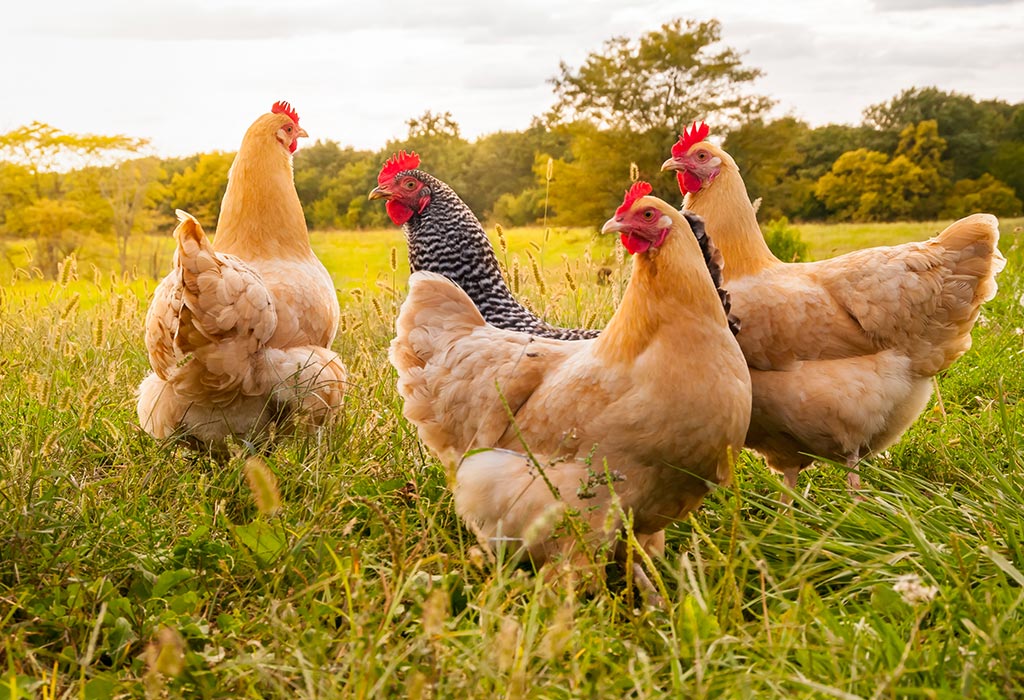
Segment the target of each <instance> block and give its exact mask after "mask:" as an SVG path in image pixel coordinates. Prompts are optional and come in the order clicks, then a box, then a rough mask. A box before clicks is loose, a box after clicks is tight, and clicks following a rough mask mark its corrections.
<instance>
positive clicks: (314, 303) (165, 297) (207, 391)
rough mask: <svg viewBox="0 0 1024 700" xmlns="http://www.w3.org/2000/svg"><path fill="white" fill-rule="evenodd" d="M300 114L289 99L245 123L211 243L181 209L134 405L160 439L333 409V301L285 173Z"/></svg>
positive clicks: (336, 369)
mask: <svg viewBox="0 0 1024 700" xmlns="http://www.w3.org/2000/svg"><path fill="white" fill-rule="evenodd" d="M305 135H306V132H305V131H304V130H303V129H301V128H300V127H299V120H298V115H297V114H296V113H295V111H294V110H293V109H291V107H290V106H289V105H288V104H287V103H281V102H279V103H276V104H275V105H274V106H273V108H272V110H271V112H270V113H268V114H265V115H263V116H261V117H260V118H259V119H257V120H256V121H255V123H253V125H252V126H251V127H250V128H249V130H248V131H247V132H246V135H245V137H244V139H243V140H242V146H241V148H240V149H239V152H238V155H237V157H236V158H235V161H234V163H233V164H232V168H231V172H230V174H229V176H228V187H227V191H226V193H225V195H224V201H223V203H222V206H221V218H220V225H219V227H218V232H217V238H216V241H215V244H214V246H212V247H211V245H210V243H209V242H208V241H207V240H206V237H205V234H204V233H203V231H202V228H201V227H200V226H199V223H198V222H197V221H196V220H195V219H193V218H192V217H190V216H189V215H187V214H185V213H183V212H180V213H179V218H180V220H181V223H180V224H179V226H178V228H177V229H176V230H175V235H176V237H177V240H178V248H177V251H176V253H175V262H174V269H173V270H172V271H171V273H170V274H169V275H168V276H167V277H166V278H164V280H163V281H162V282H161V283H160V285H159V286H158V287H157V290H156V293H155V294H154V298H153V301H152V303H151V305H150V309H149V313H148V314H147V318H146V347H147V350H148V352H149V358H150V365H151V366H152V368H153V372H152V373H151V374H150V375H149V376H147V377H146V378H145V379H144V380H143V382H142V384H141V386H140V387H139V401H138V415H139V421H140V423H141V425H142V427H143V428H144V429H145V430H146V432H148V433H150V434H151V435H153V436H155V437H158V438H165V437H168V436H171V435H173V434H179V433H180V434H184V435H185V436H187V437H188V438H189V439H190V440H191V441H193V442H194V443H198V444H199V445H202V446H206V447H210V448H215V449H216V448H219V447H220V446H222V445H223V442H224V439H225V438H226V437H227V436H228V435H239V436H242V435H245V436H249V437H254V436H256V435H258V434H259V433H261V432H263V431H264V430H265V429H266V428H267V427H268V425H269V423H270V422H271V421H277V420H279V419H281V418H283V417H285V416H291V415H296V414H297V415H296V417H297V418H298V420H299V421H300V422H303V423H305V424H306V425H320V424H322V423H324V422H325V421H327V420H328V419H329V418H330V417H331V416H333V415H334V414H335V413H336V412H337V410H338V408H339V407H340V405H341V400H342V397H343V395H344V383H345V376H346V375H345V368H344V366H343V365H342V363H341V360H340V359H339V358H338V356H337V355H336V354H335V353H334V352H332V351H331V350H330V349H329V348H330V344H331V342H332V341H333V340H334V336H335V333H336V332H337V327H338V319H339V315H340V310H339V306H338V299H337V295H336V294H335V292H334V286H333V283H332V282H331V278H330V275H328V273H327V270H326V269H325V268H324V266H323V265H322V264H321V263H320V261H319V260H318V259H317V258H316V256H315V255H314V254H313V251H312V249H311V248H310V246H309V234H308V232H307V230H306V224H305V219H304V218H303V214H302V208H301V206H300V204H299V199H298V195H297V194H296V192H295V185H294V182H293V179H292V165H291V154H292V153H293V152H294V151H295V148H296V143H297V140H298V138H299V137H301V136H305Z"/></svg>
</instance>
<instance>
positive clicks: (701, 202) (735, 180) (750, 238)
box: [683, 168, 779, 285]
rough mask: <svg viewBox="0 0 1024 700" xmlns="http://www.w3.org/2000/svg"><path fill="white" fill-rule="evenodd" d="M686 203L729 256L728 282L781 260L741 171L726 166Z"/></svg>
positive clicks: (688, 196)
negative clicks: (769, 241)
mask: <svg viewBox="0 0 1024 700" xmlns="http://www.w3.org/2000/svg"><path fill="white" fill-rule="evenodd" d="M683 206H684V207H685V208H686V209H688V210H689V211H692V212H693V213H695V214H699V215H700V216H701V217H703V218H704V222H705V224H706V225H707V230H708V235H709V236H710V237H711V241H712V242H713V243H714V244H715V245H716V246H718V249H719V250H720V251H722V257H724V258H725V269H724V270H723V273H724V275H725V282H726V284H727V285H728V282H729V281H730V280H734V279H737V278H740V277H746V276H747V275H753V274H757V273H758V272H760V271H761V270H764V269H765V268H769V267H773V266H774V265H778V264H779V260H778V258H776V257H775V256H774V255H773V254H772V251H771V250H770V249H769V248H768V244H767V243H765V240H764V236H763V235H762V234H761V229H760V227H759V226H758V225H757V217H756V216H755V213H754V207H753V206H751V204H750V199H749V197H748V196H747V188H746V186H745V185H744V184H743V178H742V177H741V176H740V173H739V171H737V170H733V169H731V168H723V169H722V171H721V172H720V173H719V175H718V177H716V178H715V179H714V180H713V181H712V182H709V183H707V184H706V185H705V186H704V188H703V189H701V190H699V191H697V192H691V193H689V194H687V195H686V199H685V201H684V203H683Z"/></svg>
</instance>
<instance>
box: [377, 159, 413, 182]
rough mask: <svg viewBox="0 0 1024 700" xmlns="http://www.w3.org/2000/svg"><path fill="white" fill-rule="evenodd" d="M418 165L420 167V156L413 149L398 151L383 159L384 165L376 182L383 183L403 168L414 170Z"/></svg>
mask: <svg viewBox="0 0 1024 700" xmlns="http://www.w3.org/2000/svg"><path fill="white" fill-rule="evenodd" d="M418 167H420V157H419V156H418V155H416V152H415V151H410V152H409V153H406V152H405V151H399V152H398V153H395V154H394V155H392V156H391V157H390V158H388V159H387V160H386V161H384V167H382V168H381V169H380V174H379V175H377V184H378V185H383V184H384V183H386V182H390V181H391V180H392V179H393V178H394V177H395V175H397V174H398V173H400V172H402V171H403V170H415V169H416V168H418Z"/></svg>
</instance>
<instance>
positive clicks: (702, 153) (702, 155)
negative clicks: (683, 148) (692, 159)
mask: <svg viewBox="0 0 1024 700" xmlns="http://www.w3.org/2000/svg"><path fill="white" fill-rule="evenodd" d="M707 159H708V152H707V151H698V152H697V160H707Z"/></svg>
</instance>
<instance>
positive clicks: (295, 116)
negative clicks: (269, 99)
mask: <svg viewBox="0 0 1024 700" xmlns="http://www.w3.org/2000/svg"><path fill="white" fill-rule="evenodd" d="M270 111H271V112H273V113H274V114H287V115H288V118H289V119H291V120H292V121H293V122H295V124H296V125H298V123H299V113H298V112H296V111H295V110H294V109H292V106H291V105H290V104H288V103H287V102H285V101H284V100H281V101H280V102H275V103H274V106H273V107H271V108H270Z"/></svg>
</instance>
